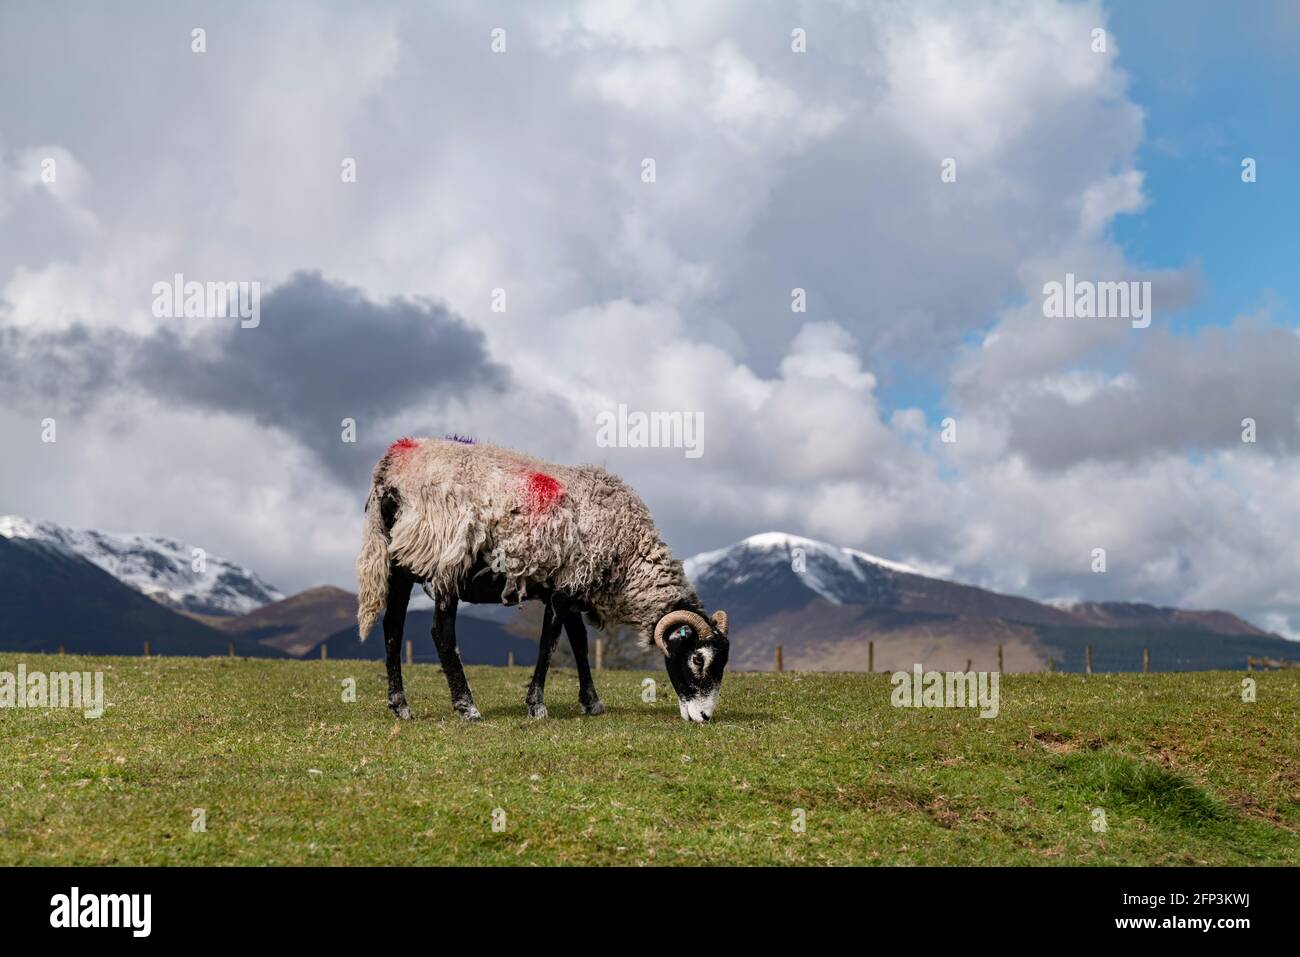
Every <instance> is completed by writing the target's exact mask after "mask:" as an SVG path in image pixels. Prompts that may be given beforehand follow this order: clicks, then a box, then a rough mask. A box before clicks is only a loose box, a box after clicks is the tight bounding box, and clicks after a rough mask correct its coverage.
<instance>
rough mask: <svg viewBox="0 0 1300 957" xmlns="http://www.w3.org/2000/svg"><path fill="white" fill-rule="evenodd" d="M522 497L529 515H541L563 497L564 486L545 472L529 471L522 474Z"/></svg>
mask: <svg viewBox="0 0 1300 957" xmlns="http://www.w3.org/2000/svg"><path fill="white" fill-rule="evenodd" d="M524 497H525V499H526V500H527V503H528V514H529V515H541V514H543V513H545V512H548V511H550V509H551V508H552V507H553V506H554V505H555V503H556V502H558V501H559V500H560V499H561V498H563V497H564V486H563V485H561V484H560V483H559V482H557V481H556V480H555V479H553V478H551V477H550V476H549V475H547V474H546V473H545V472H529V473H528V474H527V475H525V476H524Z"/></svg>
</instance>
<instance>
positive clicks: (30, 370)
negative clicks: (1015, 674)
mask: <svg viewBox="0 0 1300 957" xmlns="http://www.w3.org/2000/svg"><path fill="white" fill-rule="evenodd" d="M1298 10H1300V8H1297V6H1296V5H1294V4H1289V3H1286V2H1281V0H1279V2H1271V0H1250V2H1245V3H1241V4H1236V5H1231V6H1230V7H1229V6H1225V5H1221V4H1212V3H1200V2H1189V3H1172V2H1170V3H1164V2H1144V3H1123V4H1103V3H1099V2H1090V3H1062V2H1051V0H1032V2H1006V3H988V4H970V3H958V2H954V3H840V2H830V0H824V2H818V3H765V2H747V3H724V2H710V3H698V2H682V3H673V2H645V3H637V4H633V3H620V2H614V0H602V2H592V3H547V2H541V3H529V4H506V3H470V2H464V3H441V4H414V3H410V4H402V3H369V4H366V5H365V6H364V7H361V6H356V5H342V4H326V3H294V2H285V3H276V4H252V3H237V2H236V3H223V4H221V5H219V6H217V5H200V4H186V3H176V2H167V3H161V2H160V3H154V4H150V3H140V4H133V5H131V6H130V7H129V8H125V9H123V8H120V7H115V6H113V5H110V4H90V3H70V4H43V3H24V2H10V3H6V4H5V5H3V6H2V7H0V90H3V91H4V95H3V96H0V443H2V444H3V447H4V448H5V450H6V452H5V454H4V455H3V457H0V512H8V513H15V514H21V515H25V516H28V517H30V518H33V519H47V520H52V521H56V522H61V523H64V524H68V525H73V526H79V527H94V528H100V529H103V530H107V531H134V532H145V533H154V534H162V535H167V536H170V537H173V538H178V539H181V540H184V541H187V542H190V543H192V544H194V545H197V546H200V547H203V548H205V549H206V550H207V551H208V552H209V553H210V554H214V555H221V556H223V557H226V558H229V559H231V560H234V561H238V562H240V563H242V564H245V565H248V566H249V567H252V568H254V569H256V570H257V571H258V572H259V573H260V574H262V575H263V576H264V577H265V578H266V579H267V580H269V581H271V582H273V583H275V584H276V585H277V586H278V587H279V588H281V589H282V590H285V591H287V592H288V591H295V590H298V589H301V588H305V587H309V586H312V585H316V584H325V583H329V584H336V585H341V586H343V587H350V586H352V585H353V584H354V576H353V571H352V564H353V561H354V558H355V554H356V549H357V546H358V544H359V540H360V529H361V506H362V503H363V501H364V498H365V492H366V484H367V481H368V477H369V474H370V469H371V467H372V466H373V464H374V462H375V460H376V459H377V458H378V457H379V456H380V455H381V454H382V452H383V450H384V449H385V448H386V446H387V445H388V444H389V443H390V442H392V441H393V440H394V439H396V438H397V437H399V436H403V435H443V434H446V433H450V432H457V433H460V434H469V435H473V436H475V437H476V438H479V439H481V440H485V441H492V442H497V443H500V444H504V445H509V446H512V447H515V448H519V449H522V450H525V451H528V452H530V453H532V454H535V455H538V456H541V457H544V458H548V459H551V460H554V461H559V462H566V463H576V462H596V463H599V464H603V465H605V466H606V467H607V468H610V469H611V470H613V471H615V472H617V473H619V474H620V475H622V476H623V477H624V478H625V479H627V480H628V481H629V482H630V483H631V484H632V485H633V486H634V487H635V488H637V490H638V491H639V492H640V493H641V495H642V496H643V498H644V499H645V500H646V502H647V504H648V505H649V506H650V509H651V511H652V513H653V514H654V515H655V518H656V521H657V522H658V524H659V526H660V528H661V530H662V531H663V534H664V536H665V538H666V540H667V541H668V542H669V544H670V545H671V546H672V547H673V549H674V551H675V552H676V554H678V556H679V557H686V556H688V555H690V554H693V553H695V552H698V551H703V550H706V549H713V548H718V547H721V546H724V545H727V544H729V543H731V542H734V541H737V540H739V539H741V538H744V537H746V536H748V535H751V534H754V533H756V532H761V531H768V530H782V531H787V532H792V533H795V534H801V535H807V536H811V537H814V538H820V539H824V540H827V541H832V542H835V543H837V544H840V545H845V546H852V547H856V548H861V549H863V550H865V551H867V552H870V553H873V554H877V555H883V556H887V557H890V558H893V559H896V560H899V561H904V562H908V563H910V564H913V565H916V566H918V567H920V568H922V569H924V570H927V571H929V572H932V573H935V574H941V575H945V576H948V577H952V578H956V579H958V580H961V581H967V582H972V583H975V584H979V585H982V586H985V587H989V588H994V589H998V590H1001V591H1007V592H1012V593H1017V594H1025V595H1029V596H1031V597H1035V598H1039V599H1065V600H1140V601H1150V602H1155V603H1158V604H1171V605H1180V606H1184V607H1194V608H1227V609H1230V610H1232V611H1235V612H1237V613H1238V614H1241V615H1243V616H1244V617H1246V618H1248V619H1249V620H1251V621H1252V622H1254V623H1256V624H1259V625H1261V626H1263V627H1266V628H1270V629H1273V630H1275V631H1278V632H1279V633H1282V634H1286V635H1287V636H1289V637H1300V586H1297V585H1296V582H1298V581H1300V535H1297V534H1296V532H1297V530H1300V494H1297V493H1300V468H1297V465H1298V464H1300V461H1298V459H1300V417H1298V416H1297V406H1298V403H1300V375H1298V374H1297V373H1298V372H1300V338H1298V337H1297V315H1296V307H1295V303H1296V301H1297V296H1300V288H1298V284H1300V280H1298V279H1297V270H1296V268H1295V259H1296V252H1297V244H1296V242H1295V240H1294V235H1295V226H1294V224H1295V223H1296V222H1297V221H1298V220H1300V216H1298V215H1297V214H1298V213H1300V187H1298V186H1297V176H1296V173H1297V170H1296V164H1297V157H1300V125H1297V124H1296V123H1295V121H1294V103H1295V100H1296V93H1297V86H1298V81H1300V75H1298V74H1300V61H1297V60H1296V58H1295V57H1294V56H1293V55H1292V51H1293V50H1294V49H1295V46H1296V43H1297V41H1300V12H1297V11H1298ZM196 30H197V31H202V32H201V33H199V34H197V35H196V33H195V31H196ZM1099 38H1100V39H1099ZM1103 47H1104V48H1103ZM200 48H201V49H200ZM1248 158H1249V159H1251V160H1253V161H1254V163H1253V168H1254V172H1255V176H1254V181H1253V182H1246V181H1244V180H1243V167H1242V163H1243V161H1244V160H1246V159H1248ZM648 160H649V161H653V170H652V172H653V175H650V164H649V163H647V161H648ZM353 169H354V170H355V176H352V175H351V174H350V173H351V170H353ZM51 171H52V172H53V175H51ZM178 273H179V274H182V275H183V276H184V277H185V279H187V280H191V281H199V282H249V283H251V282H256V283H258V284H259V288H260V293H261V298H260V319H259V321H258V323H257V324H256V326H255V327H248V328H245V326H246V325H249V324H247V323H243V324H241V323H240V321H239V320H238V319H237V318H232V317H229V316H213V315H206V316H190V317H185V316H173V317H168V316H167V315H165V314H164V315H159V314H158V312H159V310H157V309H155V308H154V306H155V298H156V293H155V284H157V283H160V282H162V283H169V282H171V281H172V278H173V276H175V275H176V274H178ZM1067 274H1069V275H1073V276H1075V277H1077V278H1079V279H1081V280H1085V281H1092V282H1107V283H1117V282H1123V283H1129V282H1133V283H1139V284H1141V283H1150V303H1151V314H1150V323H1149V325H1146V326H1145V327H1142V326H1141V325H1140V324H1139V323H1137V322H1135V321H1130V319H1129V318H1128V317H1113V316H1112V317H1102V318H1080V317H1070V318H1066V317H1056V316H1049V315H1047V314H1045V309H1044V292H1043V290H1044V285H1045V284H1046V283H1051V282H1064V281H1065V277H1066V276H1067ZM798 290H801V291H802V292H796V291H798ZM799 300H802V308H799ZM620 406H623V407H626V409H628V410H631V411H633V412H637V411H642V412H647V413H649V412H682V413H684V414H688V415H691V416H695V415H698V416H699V417H700V418H699V420H700V421H701V422H702V424H703V425H702V428H703V431H702V436H703V443H702V445H701V446H700V453H701V454H699V455H698V456H695V455H687V454H685V450H684V449H682V448H644V447H607V445H606V444H604V443H602V442H601V441H600V440H599V435H600V430H599V428H598V422H599V421H600V420H601V417H602V415H608V414H610V413H611V412H612V411H613V410H617V409H618V408H619V407H620ZM1246 419H1250V420H1252V421H1253V422H1254V434H1253V436H1252V437H1253V439H1254V441H1244V440H1243V434H1244V433H1245V431H1246V430H1245V428H1244V426H1243V420H1246ZM50 420H52V421H53V423H54V426H55V431H54V434H53V438H54V441H49V439H50V438H51V434H50V430H49V428H48V424H49V421H50ZM345 422H354V423H355V429H351V430H349V429H347V428H345ZM1099 549H1101V550H1104V555H1105V566H1104V570H1102V569H1101V568H1100V567H1099V563H1098V560H1097V556H1098V554H1099V553H1098V550H1099Z"/></svg>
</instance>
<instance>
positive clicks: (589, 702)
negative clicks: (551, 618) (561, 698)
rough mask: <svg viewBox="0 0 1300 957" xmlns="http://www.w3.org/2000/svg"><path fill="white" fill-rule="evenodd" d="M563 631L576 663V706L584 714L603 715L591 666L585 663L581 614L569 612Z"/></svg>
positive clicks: (584, 637) (585, 645) (603, 708)
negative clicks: (567, 635) (580, 707)
mask: <svg viewBox="0 0 1300 957" xmlns="http://www.w3.org/2000/svg"><path fill="white" fill-rule="evenodd" d="M564 630H565V631H566V632H568V634H569V645H570V647H572V648H573V659H574V661H576V662H577V663H578V704H580V705H582V710H583V711H584V712H585V713H586V714H604V713H605V706H604V705H603V704H601V703H600V695H598V694H596V683H595V682H594V681H592V680H591V665H590V664H589V663H588V661H587V626H586V625H584V624H583V622H582V612H580V611H571V612H569V613H568V614H567V615H565V616H564Z"/></svg>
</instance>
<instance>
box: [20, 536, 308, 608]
mask: <svg viewBox="0 0 1300 957" xmlns="http://www.w3.org/2000/svg"><path fill="white" fill-rule="evenodd" d="M0 538H7V539H10V540H11V541H30V542H44V543H45V544H47V545H53V546H57V547H59V548H62V549H63V550H65V551H68V552H72V553H73V554H76V555H80V556H81V557H82V558H84V559H85V560H86V561H88V562H90V563H91V564H92V565H97V566H99V567H100V568H102V569H103V570H104V571H106V572H108V573H109V574H110V575H112V576H113V577H114V578H116V579H117V580H118V581H120V582H121V583H122V584H123V585H126V586H127V587H128V588H134V589H135V590H136V591H138V592H140V593H141V594H143V595H148V596H149V597H150V598H152V599H154V601H156V602H158V603H159V604H162V605H166V606H167V607H168V608H172V609H175V610H177V611H188V612H194V613H196V614H201V615H242V614H244V613H245V612H249V611H252V610H253V609H254V608H258V607H260V606H262V605H265V604H266V603H267V602H272V601H278V600H279V599H281V598H283V597H284V595H283V594H282V593H281V592H280V591H279V590H278V589H276V588H275V587H274V586H272V585H268V584H267V583H266V582H265V581H263V580H262V579H261V578H259V577H258V576H257V574H256V573H254V572H252V571H250V570H248V569H247V568H244V567H243V566H242V565H236V564H235V563H234V562H230V561H226V560H225V559H223V558H218V557H217V556H215V555H204V556H203V562H202V570H201V571H198V570H195V568H194V551H195V550H194V549H193V548H192V547H191V546H189V545H186V544H183V543H182V542H178V541H176V540H174V539H171V538H163V537H161V536H158V535H119V534H115V533H110V532H99V531H95V530H93V529H78V528H68V527H67V526H64V525H57V524H55V523H54V522H33V521H30V520H28V519H25V518H21V517H19V516H17V515H0Z"/></svg>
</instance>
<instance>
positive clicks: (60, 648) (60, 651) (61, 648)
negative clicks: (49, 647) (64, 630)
mask: <svg viewBox="0 0 1300 957" xmlns="http://www.w3.org/2000/svg"><path fill="white" fill-rule="evenodd" d="M59 654H63V646H62V645H59Z"/></svg>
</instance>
